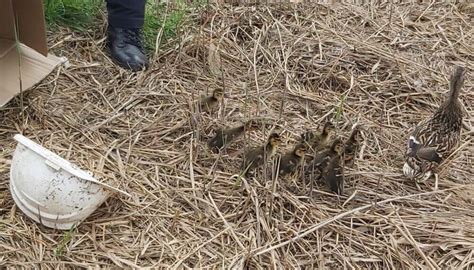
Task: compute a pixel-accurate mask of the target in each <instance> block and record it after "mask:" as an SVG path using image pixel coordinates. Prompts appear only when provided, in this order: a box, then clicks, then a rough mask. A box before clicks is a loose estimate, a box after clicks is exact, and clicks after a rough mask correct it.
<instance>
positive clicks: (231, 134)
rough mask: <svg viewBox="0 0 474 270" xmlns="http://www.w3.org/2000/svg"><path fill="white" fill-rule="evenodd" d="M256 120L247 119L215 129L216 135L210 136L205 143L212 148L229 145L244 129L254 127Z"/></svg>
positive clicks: (247, 129)
mask: <svg viewBox="0 0 474 270" xmlns="http://www.w3.org/2000/svg"><path fill="white" fill-rule="evenodd" d="M256 124H257V123H256V122H255V121H253V120H249V121H247V122H246V123H245V124H243V125H240V126H237V127H233V128H228V129H217V130H216V135H215V136H214V137H213V138H211V139H210V140H209V141H208V143H207V145H208V146H209V148H211V149H213V150H217V149H221V148H222V147H224V146H228V145H230V144H231V143H232V142H233V141H234V140H235V139H237V138H239V137H241V136H242V135H243V134H244V133H245V132H246V131H249V130H251V129H253V128H255V127H256Z"/></svg>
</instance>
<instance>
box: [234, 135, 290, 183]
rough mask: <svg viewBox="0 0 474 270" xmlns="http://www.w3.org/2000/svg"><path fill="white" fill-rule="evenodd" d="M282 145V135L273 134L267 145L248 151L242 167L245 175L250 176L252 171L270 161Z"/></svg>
mask: <svg viewBox="0 0 474 270" xmlns="http://www.w3.org/2000/svg"><path fill="white" fill-rule="evenodd" d="M280 143H281V138H280V135H279V134H278V133H272V134H270V136H269V137H268V140H267V142H266V143H265V145H262V146H260V147H257V148H253V149H250V150H249V151H247V152H246V153H245V155H244V160H243V163H242V167H241V169H242V171H243V174H244V175H245V176H248V174H249V173H250V171H253V170H254V169H256V168H258V167H260V166H262V165H263V164H264V163H266V162H267V161H268V160H270V158H272V157H273V156H274V155H275V154H276V151H277V148H278V146H279V145H280Z"/></svg>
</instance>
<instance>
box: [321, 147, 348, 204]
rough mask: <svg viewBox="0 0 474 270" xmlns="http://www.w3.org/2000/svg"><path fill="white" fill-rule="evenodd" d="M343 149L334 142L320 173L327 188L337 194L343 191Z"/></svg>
mask: <svg viewBox="0 0 474 270" xmlns="http://www.w3.org/2000/svg"><path fill="white" fill-rule="evenodd" d="M344 151H345V147H344V146H343V145H342V144H339V143H338V144H336V145H335V147H334V149H333V152H331V153H330V154H329V160H328V161H327V165H326V166H325V167H324V168H323V170H322V173H321V176H322V179H323V180H324V182H325V183H326V184H327V185H328V187H329V189H331V191H332V192H334V193H336V194H338V195H342V193H343V192H344V162H345V160H344Z"/></svg>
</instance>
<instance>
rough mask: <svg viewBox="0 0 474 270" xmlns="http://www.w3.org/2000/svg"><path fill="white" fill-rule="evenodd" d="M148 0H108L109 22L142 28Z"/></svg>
mask: <svg viewBox="0 0 474 270" xmlns="http://www.w3.org/2000/svg"><path fill="white" fill-rule="evenodd" d="M145 4H146V0H107V11H108V15H109V24H110V25H111V26H113V27H119V28H142V26H143V21H144V19H145Z"/></svg>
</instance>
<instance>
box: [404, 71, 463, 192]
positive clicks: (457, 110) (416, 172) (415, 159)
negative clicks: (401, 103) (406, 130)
mask: <svg viewBox="0 0 474 270" xmlns="http://www.w3.org/2000/svg"><path fill="white" fill-rule="evenodd" d="M464 74H465V69H464V68H462V67H459V66H458V67H456V68H455V69H454V73H453V74H452V75H451V78H450V90H449V93H448V96H447V98H446V100H445V101H444V102H443V103H442V104H441V105H440V106H439V108H438V109H437V110H436V112H435V113H434V114H433V115H432V116H431V117H430V118H427V119H425V120H423V121H421V122H420V123H419V124H418V125H417V126H416V127H415V129H414V130H413V132H412V133H411V134H410V136H409V138H408V142H407V151H406V153H405V164H404V165H403V174H404V175H405V176H406V177H408V178H411V179H414V180H415V181H417V182H423V181H426V180H427V179H428V178H430V177H431V175H433V174H434V176H435V189H437V188H438V175H437V173H435V171H436V170H437V169H438V166H439V164H440V163H441V162H442V161H443V160H444V159H445V158H447V157H448V156H450V155H451V154H452V153H453V151H454V150H455V149H456V148H457V146H458V145H459V143H460V140H461V128H462V119H463V109H462V105H461V102H460V101H459V95H460V92H461V87H462V85H463V82H464Z"/></svg>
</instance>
